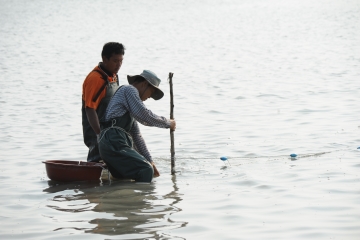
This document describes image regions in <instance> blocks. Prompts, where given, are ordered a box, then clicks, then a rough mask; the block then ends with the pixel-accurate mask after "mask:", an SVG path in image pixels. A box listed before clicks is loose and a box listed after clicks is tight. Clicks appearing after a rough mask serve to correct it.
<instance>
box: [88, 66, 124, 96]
mask: <svg viewBox="0 0 360 240" xmlns="http://www.w3.org/2000/svg"><path fill="white" fill-rule="evenodd" d="M93 72H98V73H100V74H101V76H102V78H103V79H104V81H105V83H104V84H103V85H102V86H101V88H100V89H99V91H98V92H97V93H96V95H95V96H94V98H93V99H92V101H93V102H96V100H97V99H98V98H99V96H100V94H101V92H102V91H104V89H105V88H106V86H107V85H108V83H109V81H108V76H107V75H106V74H105V73H104V72H101V71H99V70H93ZM116 78H117V79H116V81H117V82H118V85H119V80H118V77H117V75H116Z"/></svg>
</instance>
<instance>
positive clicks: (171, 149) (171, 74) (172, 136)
mask: <svg viewBox="0 0 360 240" xmlns="http://www.w3.org/2000/svg"><path fill="white" fill-rule="evenodd" d="M173 75H174V73H172V72H170V73H169V83H170V119H174V96H173V83H172V77H173ZM170 140H171V148H170V152H171V175H174V174H175V147H174V141H175V140H174V131H173V130H171V129H170Z"/></svg>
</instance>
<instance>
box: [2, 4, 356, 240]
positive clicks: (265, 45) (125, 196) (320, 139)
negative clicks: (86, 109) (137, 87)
mask: <svg viewBox="0 0 360 240" xmlns="http://www.w3.org/2000/svg"><path fill="white" fill-rule="evenodd" d="M0 23H1V27H0V73H1V78H0V79H1V80H0V106H1V110H0V123H1V124H0V137H1V144H0V153H1V154H0V163H1V170H0V183H1V184H0V192H1V194H0V200H1V204H0V236H1V239H359V238H360V175H359V171H360V150H359V149H357V148H358V147H360V136H359V133H360V119H359V116H360V105H359V102H360V101H359V96H360V81H359V79H360V57H359V56H360V45H359V43H360V2H359V1H357V0H332V1H326V0H319V1H309V0H305V1H295V0H288V1H285V0H283V1H282V0H273V1H263V0H255V1H249V0H242V1H236V0H227V1H173V0H170V1H144V0H137V1H127V0H124V1H114V0H106V1H97V0H94V1H70V0H65V1H45V0H33V1H25V0H15V1H1V8H0ZM108 41H118V42H122V43H123V44H125V46H126V48H127V50H126V54H125V60H124V64H123V66H122V68H121V70H120V72H119V76H120V78H121V81H122V82H121V83H122V84H125V83H126V75H127V74H131V75H132V74H139V73H140V72H141V71H142V70H143V69H150V70H152V71H154V72H155V73H157V74H158V75H159V76H160V78H161V79H162V84H161V85H160V86H161V87H162V88H163V89H164V91H165V97H164V98H163V99H162V100H160V101H152V100H148V101H147V102H146V105H147V106H148V107H149V108H150V109H152V110H153V111H154V112H155V113H157V114H159V115H162V116H166V117H169V111H170V103H169V102H170V100H169V86H168V83H167V76H168V74H169V72H173V73H174V78H173V82H174V94H175V99H174V101H175V109H174V112H175V118H176V119H177V125H178V127H177V131H176V132H175V151H176V157H177V159H176V165H177V171H178V172H177V174H176V175H175V176H171V175H170V136H169V131H168V130H164V129H157V128H148V127H142V128H141V129H142V133H143V135H144V138H145V140H146V142H147V144H148V147H149V149H150V150H151V153H152V155H153V157H154V158H155V161H156V163H157V165H158V168H159V170H160V173H161V176H160V177H159V178H156V179H155V180H154V182H153V183H152V184H151V185H138V184H134V183H129V182H121V181H114V182H112V183H111V184H110V183H109V182H108V181H106V180H104V181H102V182H92V183H68V184H61V183H56V182H52V181H50V180H49V179H48V177H47V175H46V171H45V166H44V164H43V163H42V161H45V160H51V159H64V160H79V161H85V159H86V154H87V148H86V147H85V145H84V144H83V142H82V128H81V111H80V109H81V87H82V83H83V80H84V78H85V77H86V75H87V74H88V73H89V72H90V71H91V70H92V69H93V67H94V66H95V65H96V64H97V63H98V62H99V61H100V60H101V58H100V54H101V49H102V46H103V44H104V43H106V42H108ZM291 153H296V154H298V158H296V159H291V158H290V157H289V154H291ZM221 156H227V157H228V158H229V162H230V164H227V165H226V164H225V163H224V162H222V161H220V159H219V158H220V157H221Z"/></svg>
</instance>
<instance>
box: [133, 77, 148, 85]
mask: <svg viewBox="0 0 360 240" xmlns="http://www.w3.org/2000/svg"><path fill="white" fill-rule="evenodd" d="M144 81H146V79H145V78H143V77H142V76H137V77H135V79H134V81H133V82H132V83H131V85H134V84H138V83H142V82H144Z"/></svg>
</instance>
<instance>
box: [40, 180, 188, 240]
mask: <svg viewBox="0 0 360 240" xmlns="http://www.w3.org/2000/svg"><path fill="white" fill-rule="evenodd" d="M48 185H49V187H48V188H46V189H44V190H43V191H44V192H47V193H55V194H57V195H55V196H54V197H53V198H52V199H51V201H49V202H48V204H47V207H48V208H51V209H55V210H57V211H61V212H65V213H68V214H73V213H77V214H76V219H75V220H74V219H72V221H73V222H75V223H76V222H84V221H87V222H88V223H90V224H91V225H93V227H78V226H77V224H74V225H75V226H74V227H70V228H72V229H73V230H79V231H84V232H86V233H95V234H105V235H119V236H120V237H123V238H126V239H144V238H149V237H156V238H158V237H164V234H163V233H161V231H160V230H165V229H167V230H170V229H176V228H181V227H184V226H186V225H187V222H181V221H173V220H171V215H172V214H173V213H176V212H180V211H181V209H180V208H178V207H176V205H177V203H179V202H180V201H181V200H182V198H181V194H180V193H179V188H178V187H177V184H176V176H173V177H172V187H171V189H170V191H169V192H167V193H165V194H159V193H158V192H157V189H156V184H136V183H134V182H129V181H120V180H118V181H112V182H111V183H109V182H104V183H100V184H99V183H98V182H85V183H84V182H79V183H57V182H53V181H48ZM89 212H90V213H91V212H97V213H105V214H106V216H105V215H101V214H96V215H94V216H102V217H96V218H94V219H88V216H89ZM90 216H91V214H90ZM83 217H84V219H79V218H83ZM65 229H69V227H64V228H61V227H60V228H57V229H54V231H61V230H65ZM120 239H122V238H120ZM179 239H181V238H179Z"/></svg>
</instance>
